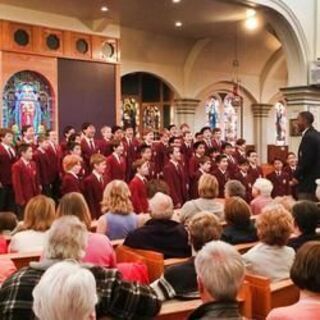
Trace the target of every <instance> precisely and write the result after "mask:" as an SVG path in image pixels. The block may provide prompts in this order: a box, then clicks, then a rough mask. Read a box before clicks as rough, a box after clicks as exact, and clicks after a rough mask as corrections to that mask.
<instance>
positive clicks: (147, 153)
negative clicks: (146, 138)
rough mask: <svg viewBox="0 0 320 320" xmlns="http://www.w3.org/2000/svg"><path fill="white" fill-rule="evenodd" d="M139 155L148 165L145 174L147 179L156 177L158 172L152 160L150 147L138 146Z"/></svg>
mask: <svg viewBox="0 0 320 320" xmlns="http://www.w3.org/2000/svg"><path fill="white" fill-rule="evenodd" d="M140 156H141V159H142V160H144V161H145V162H146V165H147V167H148V173H147V175H146V178H147V180H152V179H156V178H157V177H158V174H157V171H156V164H155V162H154V161H152V149H151V147H150V146H147V145H142V146H141V147H140Z"/></svg>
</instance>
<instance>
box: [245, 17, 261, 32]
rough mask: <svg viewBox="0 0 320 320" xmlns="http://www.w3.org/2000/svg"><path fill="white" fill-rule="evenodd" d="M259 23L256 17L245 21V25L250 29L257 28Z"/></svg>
mask: <svg viewBox="0 0 320 320" xmlns="http://www.w3.org/2000/svg"><path fill="white" fill-rule="evenodd" d="M258 24H259V23H258V19H257V18H256V17H251V18H248V19H246V21H245V23H244V25H245V27H246V28H247V29H248V30H250V31H252V30H255V29H257V27H258Z"/></svg>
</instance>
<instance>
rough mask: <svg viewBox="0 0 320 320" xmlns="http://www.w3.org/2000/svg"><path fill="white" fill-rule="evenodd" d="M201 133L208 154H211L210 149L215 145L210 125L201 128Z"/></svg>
mask: <svg viewBox="0 0 320 320" xmlns="http://www.w3.org/2000/svg"><path fill="white" fill-rule="evenodd" d="M200 133H201V135H202V137H203V142H204V143H205V147H206V155H209V150H210V149H211V148H212V147H213V144H212V132H211V128H210V127H203V128H202V129H201V130H200Z"/></svg>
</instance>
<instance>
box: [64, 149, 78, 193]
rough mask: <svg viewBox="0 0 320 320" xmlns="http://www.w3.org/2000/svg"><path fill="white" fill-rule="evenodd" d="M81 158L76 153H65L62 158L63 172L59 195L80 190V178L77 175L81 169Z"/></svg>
mask: <svg viewBox="0 0 320 320" xmlns="http://www.w3.org/2000/svg"><path fill="white" fill-rule="evenodd" d="M81 161H82V159H81V158H80V157H79V156H76V155H67V156H65V157H64V158H63V162H62V165H63V170H64V172H65V174H64V176H63V178H62V182H61V195H62V196H64V195H65V194H67V193H69V192H80V193H81V192H82V186H81V180H80V178H79V176H78V174H79V172H80V170H81Z"/></svg>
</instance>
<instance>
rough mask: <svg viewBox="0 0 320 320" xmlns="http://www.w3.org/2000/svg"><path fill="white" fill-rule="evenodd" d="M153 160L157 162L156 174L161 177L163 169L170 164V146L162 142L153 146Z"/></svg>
mask: <svg viewBox="0 0 320 320" xmlns="http://www.w3.org/2000/svg"><path fill="white" fill-rule="evenodd" d="M152 154H153V159H154V162H155V168H156V172H157V174H159V175H161V176H162V175H163V168H164V167H165V165H166V164H167V163H168V162H169V156H168V146H167V145H165V144H163V143H162V142H161V141H160V142H157V143H155V144H154V145H153V152H152Z"/></svg>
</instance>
